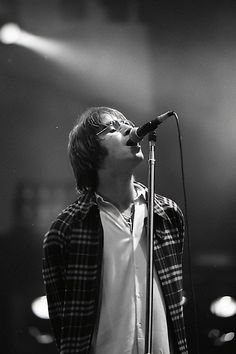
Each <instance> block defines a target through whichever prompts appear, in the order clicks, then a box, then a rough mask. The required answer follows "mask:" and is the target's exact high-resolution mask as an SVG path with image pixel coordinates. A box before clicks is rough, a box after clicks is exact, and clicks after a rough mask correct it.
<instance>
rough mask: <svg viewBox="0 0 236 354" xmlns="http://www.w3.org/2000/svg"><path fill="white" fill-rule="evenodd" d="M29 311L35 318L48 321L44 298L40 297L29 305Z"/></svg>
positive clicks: (46, 304) (46, 305)
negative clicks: (30, 310)
mask: <svg viewBox="0 0 236 354" xmlns="http://www.w3.org/2000/svg"><path fill="white" fill-rule="evenodd" d="M31 309H32V311H33V313H34V314H35V315H36V316H37V317H39V318H42V319H45V320H47V319H49V315H48V303H47V299H46V296H40V297H38V298H37V299H35V300H34V301H33V302H32V304H31Z"/></svg>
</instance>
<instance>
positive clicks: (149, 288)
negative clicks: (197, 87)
mask: <svg viewBox="0 0 236 354" xmlns="http://www.w3.org/2000/svg"><path fill="white" fill-rule="evenodd" d="M148 141H149V158H148V164H149V171H148V220H147V276H146V324H145V354H151V352H152V322H153V212H154V186H155V143H156V132H155V131H152V132H151V133H149V135H148Z"/></svg>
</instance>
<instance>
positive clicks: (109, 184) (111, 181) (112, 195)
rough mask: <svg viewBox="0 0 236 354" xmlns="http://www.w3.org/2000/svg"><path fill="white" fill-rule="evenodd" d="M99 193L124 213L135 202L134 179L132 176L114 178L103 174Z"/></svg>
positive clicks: (100, 179)
mask: <svg viewBox="0 0 236 354" xmlns="http://www.w3.org/2000/svg"><path fill="white" fill-rule="evenodd" d="M97 193H98V194H99V195H101V196H102V197H103V198H104V199H105V200H107V201H108V202H110V203H112V204H114V205H115V206H116V207H117V208H118V209H119V210H120V211H121V212H122V211H124V210H126V209H127V208H129V206H130V205H131V204H132V203H133V201H134V197H135V189H134V177H133V175H132V174H131V175H119V176H118V175H117V176H114V175H111V174H105V173H103V175H102V176H100V178H99V183H98V188H97Z"/></svg>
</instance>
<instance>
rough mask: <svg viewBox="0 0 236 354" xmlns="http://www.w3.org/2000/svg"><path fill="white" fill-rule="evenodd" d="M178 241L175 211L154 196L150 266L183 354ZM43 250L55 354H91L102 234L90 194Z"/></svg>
mask: <svg viewBox="0 0 236 354" xmlns="http://www.w3.org/2000/svg"><path fill="white" fill-rule="evenodd" d="M183 236H184V226H183V217H182V213H181V211H180V209H179V208H178V206H177V205H176V204H175V203H174V202H173V201H171V200H170V199H167V198H165V197H162V196H159V195H155V198H154V265H155V268H156V271H157V273H158V275H159V278H160V283H161V285H162V290H163V295H164V299H165V302H166V306H167V315H168V318H169V319H170V321H171V323H172V325H171V327H172V328H173V336H174V339H175V343H176V351H177V353H178V354H187V353H188V350H187V344H186V335H185V329H184V320H183V308H182V304H181V301H182V283H183V281H182V280H183V279H182V254H183ZM43 250H44V257H43V278H44V282H45V286H46V294H47V300H48V309H49V316H50V320H51V324H52V328H53V332H54V336H55V339H56V344H57V347H58V350H59V353H60V354H89V353H92V351H91V347H92V345H91V343H92V339H93V333H94V329H95V327H96V324H97V320H98V313H99V294H100V287H101V280H102V279H101V277H102V256H103V229H102V224H101V219H100V214H99V209H98V206H97V203H96V198H95V195H94V194H93V193H91V192H88V193H82V194H80V195H79V196H78V200H77V201H76V202H75V203H73V204H72V205H70V206H69V207H67V208H66V209H65V210H64V211H63V212H62V213H61V214H60V215H59V216H58V218H57V220H56V221H55V222H54V223H53V224H52V226H51V228H50V230H49V231H48V233H47V234H46V235H45V238H44V245H43ZM121 340H122V339H121Z"/></svg>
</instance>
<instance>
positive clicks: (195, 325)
mask: <svg viewBox="0 0 236 354" xmlns="http://www.w3.org/2000/svg"><path fill="white" fill-rule="evenodd" d="M172 115H173V116H174V117H175V121H176V125H177V131H178V142H179V150H180V168H181V175H182V188H183V198H184V215H185V233H186V236H187V237H186V241H187V264H188V268H189V273H188V276H189V282H190V298H192V303H193V327H194V329H193V330H194V334H195V340H196V348H195V349H196V354H200V352H199V334H198V323H197V308H196V296H195V291H194V285H193V277H192V259H191V247H190V236H189V219H188V201H187V192H186V184H185V172H184V157H183V146H182V135H181V130H180V124H179V118H178V115H177V113H176V112H173V114H172Z"/></svg>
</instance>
